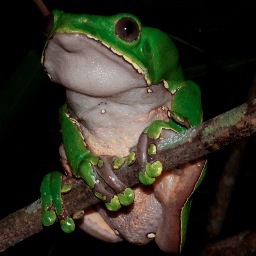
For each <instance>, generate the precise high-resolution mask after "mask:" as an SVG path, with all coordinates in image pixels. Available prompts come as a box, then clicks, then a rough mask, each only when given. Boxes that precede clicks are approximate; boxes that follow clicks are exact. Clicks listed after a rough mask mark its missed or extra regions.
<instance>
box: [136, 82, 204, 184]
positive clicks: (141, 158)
mask: <svg viewBox="0 0 256 256" xmlns="http://www.w3.org/2000/svg"><path fill="white" fill-rule="evenodd" d="M164 83H165V85H166V88H167V89H168V90H169V91H170V92H171V93H172V95H173V98H172V101H171V104H170V106H165V107H167V108H168V111H167V114H168V118H169V121H168V122H166V121H163V120H156V121H154V122H153V123H152V124H151V125H149V126H148V127H147V128H146V129H145V130H144V131H143V133H142V134H141V135H140V138H139V141H138V145H137V161H138V163H139V166H140V170H141V171H140V173H139V179H140V182H141V183H143V184H145V185H150V184H152V183H153V182H154V181H155V178H156V177H158V176H159V175H160V174H161V173H162V164H161V162H159V161H157V159H156V156H157V143H158V142H159V140H160V138H161V136H162V134H163V130H164V132H165V131H167V130H170V131H171V132H170V133H169V134H172V133H177V132H182V131H184V130H185V129H188V128H190V127H192V126H195V125H197V124H200V123H201V122H202V107H201V95H200V89H199V87H198V85H197V84H195V83H194V82H192V81H182V82H180V81H177V82H176V81H172V82H169V83H167V82H164ZM167 136H168V133H167Z"/></svg>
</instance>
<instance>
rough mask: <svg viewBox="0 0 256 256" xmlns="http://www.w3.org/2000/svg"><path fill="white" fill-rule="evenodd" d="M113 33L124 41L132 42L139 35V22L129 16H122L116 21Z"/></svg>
mask: <svg viewBox="0 0 256 256" xmlns="http://www.w3.org/2000/svg"><path fill="white" fill-rule="evenodd" d="M115 34H116V36H118V37H119V38H121V39H122V40H124V41H126V42H133V41H135V40H136V39H137V38H138V37H139V35H140V27H139V24H138V22H137V21H136V20H134V19H133V18H131V17H123V18H121V19H120V20H118V21H117V23H116V27H115Z"/></svg>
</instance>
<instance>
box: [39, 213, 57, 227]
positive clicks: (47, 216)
mask: <svg viewBox="0 0 256 256" xmlns="http://www.w3.org/2000/svg"><path fill="white" fill-rule="evenodd" d="M55 221H56V213H55V212H54V211H53V210H50V211H45V212H42V224H43V225H44V226H51V225H52V224H53V223H54V222H55Z"/></svg>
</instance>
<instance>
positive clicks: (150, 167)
mask: <svg viewBox="0 0 256 256" xmlns="http://www.w3.org/2000/svg"><path fill="white" fill-rule="evenodd" d="M162 170H163V166H162V164H161V162H160V161H155V162H154V163H152V164H150V163H147V164H146V173H147V175H148V176H149V177H151V178H156V177H158V176H160V175H161V173H162Z"/></svg>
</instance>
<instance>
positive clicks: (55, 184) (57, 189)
mask: <svg viewBox="0 0 256 256" xmlns="http://www.w3.org/2000/svg"><path fill="white" fill-rule="evenodd" d="M70 189H71V187H70V186H69V185H65V184H64V185H63V184H62V174H61V173H60V172H57V171H55V172H51V173H48V174H46V175H45V176H44V178H43V181H42V183H41V188H40V191H41V204H42V223H43V225H44V226H50V225H52V224H53V223H54V222H55V221H56V219H57V217H58V219H59V221H60V224H61V228H62V230H63V231H64V232H66V233H70V232H72V231H74V229H75V224H74V221H73V219H72V218H70V217H69V216H68V215H67V213H66V212H65V210H64V209H63V206H62V198H61V193H65V192H68V191H69V190H70Z"/></svg>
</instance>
